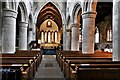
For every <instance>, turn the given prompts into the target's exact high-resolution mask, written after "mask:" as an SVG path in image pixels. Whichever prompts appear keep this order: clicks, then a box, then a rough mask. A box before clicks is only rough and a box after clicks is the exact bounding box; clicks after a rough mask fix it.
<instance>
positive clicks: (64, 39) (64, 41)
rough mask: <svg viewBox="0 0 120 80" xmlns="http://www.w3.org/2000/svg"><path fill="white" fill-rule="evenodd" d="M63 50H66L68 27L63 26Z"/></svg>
mask: <svg viewBox="0 0 120 80" xmlns="http://www.w3.org/2000/svg"><path fill="white" fill-rule="evenodd" d="M62 44H63V50H66V25H65V24H64V25H63V43H62Z"/></svg>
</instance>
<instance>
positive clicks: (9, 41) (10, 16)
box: [2, 9, 17, 53]
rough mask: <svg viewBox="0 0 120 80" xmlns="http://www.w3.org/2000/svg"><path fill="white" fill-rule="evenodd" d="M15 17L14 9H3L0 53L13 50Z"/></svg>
mask: <svg viewBox="0 0 120 80" xmlns="http://www.w3.org/2000/svg"><path fill="white" fill-rule="evenodd" d="M16 17H17V12H16V11H14V10H12V9H11V10H10V9H3V32H2V33H3V34H2V53H14V52H15V43H16Z"/></svg>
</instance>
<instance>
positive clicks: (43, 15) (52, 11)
mask: <svg viewBox="0 0 120 80" xmlns="http://www.w3.org/2000/svg"><path fill="white" fill-rule="evenodd" d="M47 19H51V20H53V21H54V22H55V23H56V24H57V25H58V27H59V29H60V28H61V27H62V19H61V14H60V12H59V11H58V9H57V8H56V7H55V5H54V4H52V3H51V2H49V3H48V4H46V5H45V6H44V7H43V8H42V10H41V11H40V12H39V15H38V19H37V27H38V28H39V27H40V25H41V24H42V23H43V22H44V21H45V20H47Z"/></svg>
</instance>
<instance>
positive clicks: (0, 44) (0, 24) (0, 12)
mask: <svg viewBox="0 0 120 80" xmlns="http://www.w3.org/2000/svg"><path fill="white" fill-rule="evenodd" d="M1 48H2V2H1V1H0V53H1V51H2V49H1Z"/></svg>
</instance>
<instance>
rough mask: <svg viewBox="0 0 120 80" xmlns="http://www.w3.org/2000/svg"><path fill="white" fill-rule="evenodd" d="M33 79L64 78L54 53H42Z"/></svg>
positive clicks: (53, 79)
mask: <svg viewBox="0 0 120 80" xmlns="http://www.w3.org/2000/svg"><path fill="white" fill-rule="evenodd" d="M35 80H64V77H63V74H62V72H61V70H60V68H59V65H58V63H57V61H56V56H55V55H43V58H42V61H41V64H40V66H39V69H38V71H37V73H36V75H35Z"/></svg>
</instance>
